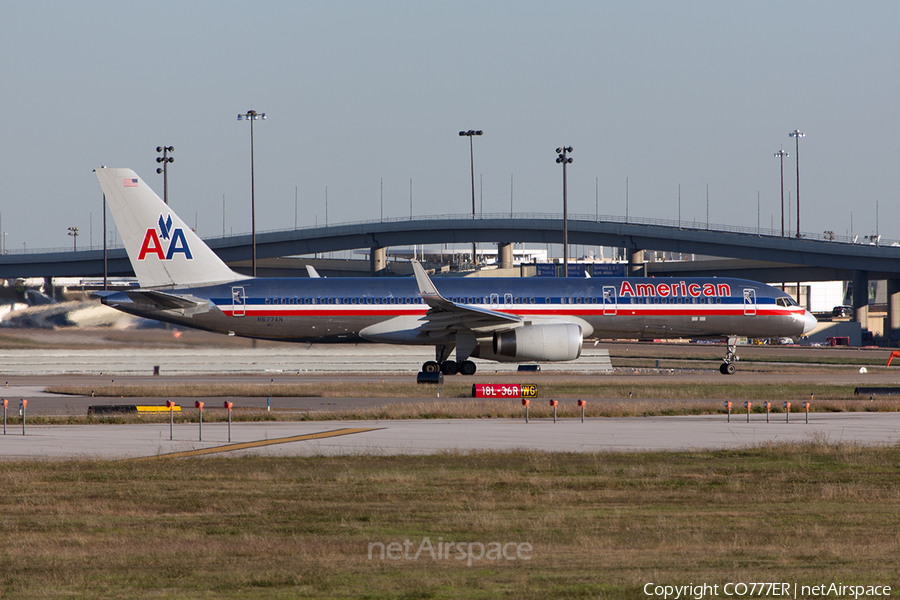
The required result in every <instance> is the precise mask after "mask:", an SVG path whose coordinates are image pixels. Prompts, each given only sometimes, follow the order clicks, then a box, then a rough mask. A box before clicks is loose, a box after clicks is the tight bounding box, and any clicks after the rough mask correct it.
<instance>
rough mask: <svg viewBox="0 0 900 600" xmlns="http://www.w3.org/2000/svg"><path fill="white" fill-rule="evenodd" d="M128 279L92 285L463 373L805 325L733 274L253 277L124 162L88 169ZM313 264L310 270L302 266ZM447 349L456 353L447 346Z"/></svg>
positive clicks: (169, 312) (768, 290)
mask: <svg viewBox="0 0 900 600" xmlns="http://www.w3.org/2000/svg"><path fill="white" fill-rule="evenodd" d="M96 173H97V177H98V179H99V180H100V186H101V187H102V188H103V192H104V193H105V194H106V199H107V202H108V204H109V207H110V211H111V212H112V215H113V218H114V219H115V222H116V226H117V227H118V229H119V232H120V234H121V237H122V241H123V243H124V244H125V248H126V251H127V253H128V257H129V259H130V261H131V264H132V267H133V268H134V272H135V275H136V276H137V279H138V283H139V284H140V288H138V289H135V290H127V291H122V292H97V293H96V294H95V295H97V296H99V297H100V298H101V301H102V303H103V304H105V305H107V306H111V307H113V308H116V309H118V310H121V311H124V312H126V313H129V314H132V315H137V316H140V317H145V318H150V319H155V320H158V321H165V322H168V323H174V324H178V325H183V326H187V327H193V328H197V329H203V330H207V331H214V332H218V333H223V334H227V335H234V336H242V337H249V338H259V339H266V340H280V341H288V342H303V343H320V342H351V343H356V342H376V343H389V344H404V345H421V346H433V347H434V349H435V360H433V361H432V360H429V361H426V362H425V363H424V364H423V365H422V371H424V372H426V373H437V372H441V373H443V374H444V375H455V374H456V373H462V374H464V375H473V374H474V373H475V372H476V370H477V366H476V364H475V362H473V361H472V360H471V359H472V358H479V359H482V360H489V361H502V362H533V361H538V362H540V361H547V362H553V361H571V360H576V359H577V358H578V357H579V356H580V354H581V350H582V345H583V341H584V339H585V338H591V337H593V338H595V339H660V338H685V337H689V338H717V339H722V338H724V339H726V340H727V349H726V354H725V357H724V358H723V359H722V360H723V362H722V365H721V366H720V371H721V372H722V373H723V374H733V373H734V372H735V370H736V367H735V364H734V363H735V361H736V360H737V359H738V357H737V354H736V343H737V337H738V336H747V337H753V338H779V337H796V336H800V335H805V334H807V333H809V332H810V331H812V329H813V328H814V327H815V326H816V319H815V317H813V316H812V314H810V313H809V312H808V311H806V310H804V309H803V308H802V307H800V306H799V305H798V304H797V303H796V302H795V301H794V299H793V298H791V297H790V296H789V295H787V294H786V293H784V292H783V291H782V290H779V289H777V288H774V287H771V286H768V285H765V284H762V283H757V282H753V281H748V280H744V279H733V278H714V277H693V278H670V277H657V278H618V277H595V278H583V279H582V278H562V279H557V278H546V279H544V278H446V279H439V280H438V282H435V280H434V279H432V278H431V277H429V276H428V274H427V273H426V271H425V269H424V268H423V267H422V265H421V264H420V263H419V262H417V261H414V262H413V270H414V273H415V277H410V278H327V279H326V278H324V277H315V276H312V277H303V278H256V277H248V276H245V275H242V274H239V273H236V272H235V271H233V270H231V269H230V268H229V267H228V266H227V265H226V264H225V263H224V262H223V261H222V260H221V259H220V258H219V257H218V256H217V255H216V254H215V253H214V252H213V251H212V250H211V249H210V248H209V246H207V245H206V244H205V243H204V242H203V240H201V239H200V237H199V236H197V234H196V233H195V232H194V231H192V230H191V228H190V227H188V226H187V225H186V224H185V222H184V221H182V220H181V219H180V218H179V217H178V215H176V214H175V213H174V212H173V211H172V210H171V209H170V208H169V207H168V206H167V205H166V204H165V203H163V201H162V200H160V198H159V196H157V195H156V193H155V192H154V191H153V190H152V189H151V188H150V187H149V186H148V185H147V184H146V183H145V182H144V181H143V180H142V179H140V178H139V177H138V176H137V175H136V174H135V173H134V171H132V170H131V169H115V168H107V167H101V168H99V169H96ZM312 274H313V272H312V271H310V275H312ZM454 351H455V353H456V356H455V359H454V360H451V355H452V354H453V353H454Z"/></svg>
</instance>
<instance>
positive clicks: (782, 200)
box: [775, 148, 790, 237]
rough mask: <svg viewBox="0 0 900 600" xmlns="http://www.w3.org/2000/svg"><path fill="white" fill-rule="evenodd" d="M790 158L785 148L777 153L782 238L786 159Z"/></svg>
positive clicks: (782, 231)
mask: <svg viewBox="0 0 900 600" xmlns="http://www.w3.org/2000/svg"><path fill="white" fill-rule="evenodd" d="M786 156H790V154H788V153H787V151H785V149H784V148H782V149H781V150H779V151H778V152H776V153H775V158H779V159H781V237H784V158H785V157H786Z"/></svg>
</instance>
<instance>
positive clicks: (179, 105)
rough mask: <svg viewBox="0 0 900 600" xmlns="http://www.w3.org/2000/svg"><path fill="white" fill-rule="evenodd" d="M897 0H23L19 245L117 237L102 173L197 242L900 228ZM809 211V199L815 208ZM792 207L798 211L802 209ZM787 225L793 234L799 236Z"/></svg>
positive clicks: (3, 101) (18, 50) (3, 76)
mask: <svg viewBox="0 0 900 600" xmlns="http://www.w3.org/2000/svg"><path fill="white" fill-rule="evenodd" d="M898 22H900V3H896V2H862V3H846V2H822V1H816V2H783V1H782V2H766V1H763V2H720V1H710V2H578V1H575V2H562V3H560V2H443V3H438V2H421V1H415V2H340V1H339V2H268V3H265V2H264V3H259V4H247V3H245V2H240V3H237V2H221V1H216V2H212V1H210V2H192V1H183V2H182V1H179V2H175V1H162V2H153V3H150V2H103V1H97V2H79V1H72V2H58V1H55V2H42V1H35V2H13V3H7V4H6V5H4V9H3V19H2V20H0V49H2V62H0V82H2V83H0V106H2V112H3V116H4V119H3V126H2V129H0V131H2V138H0V139H2V144H0V213H2V227H3V231H5V232H8V233H9V235H8V236H7V247H8V248H10V249H19V250H21V248H22V245H23V242H25V243H27V246H28V248H37V247H65V246H68V245H70V244H71V238H69V237H67V236H66V230H67V227H69V226H77V227H79V228H80V230H81V233H82V237H81V238H79V246H81V245H82V244H84V245H87V244H88V243H89V241H90V239H89V236H90V229H91V213H93V215H92V216H93V240H94V244H95V245H96V244H99V243H100V239H101V226H100V218H101V216H100V212H101V210H100V209H101V192H100V188H99V185H98V183H97V180H96V177H95V176H94V174H93V173H92V172H91V171H92V169H94V168H95V167H97V166H100V165H106V166H111V167H130V168H133V169H135V170H136V171H137V172H138V174H139V175H140V176H141V177H142V178H143V179H144V180H145V181H147V182H148V183H149V184H150V185H151V186H153V187H154V189H156V190H157V193H159V194H160V196H161V195H162V187H163V184H162V175H157V174H156V172H155V169H156V166H157V165H156V162H155V159H156V156H157V154H156V151H155V148H156V146H157V145H160V144H165V145H174V146H175V152H174V157H175V163H174V164H173V165H172V166H171V168H170V175H169V196H170V204H171V205H172V207H173V208H174V209H175V210H176V212H178V213H179V214H180V215H181V216H182V217H183V218H184V219H185V221H187V222H189V223H191V224H193V223H194V221H195V215H196V222H197V224H198V226H199V232H200V234H201V235H203V236H211V235H221V233H222V221H223V215H222V205H223V201H222V197H223V194H224V196H225V213H226V214H225V220H226V229H227V231H229V232H231V231H232V230H233V231H234V232H235V233H238V232H247V231H249V229H250V209H249V204H250V172H249V163H250V140H249V137H250V132H249V126H248V124H247V123H245V122H240V123H239V122H238V121H237V119H236V116H237V114H238V113H239V112H245V111H247V110H249V109H255V110H257V111H260V112H266V113H267V115H268V120H266V121H265V122H262V121H260V122H257V123H256V125H255V129H254V131H255V136H256V182H257V183H256V199H257V220H258V229H259V230H268V229H278V228H285V227H292V226H293V224H294V190H295V187H296V188H297V190H298V195H299V219H298V220H299V225H300V226H305V225H312V224H314V223H315V222H316V220H317V219H318V222H319V223H323V222H324V220H325V188H326V186H327V188H328V212H329V215H328V220H329V222H331V223H336V222H342V221H354V220H365V219H377V218H379V214H380V206H379V182H380V180H381V178H382V177H383V178H384V212H385V216H387V217H394V216H403V215H408V214H409V188H410V179H411V178H412V180H413V210H414V212H415V214H417V215H426V214H450V213H465V212H467V211H470V210H471V196H470V194H471V191H470V175H469V147H468V142H467V140H465V139H462V138H460V137H459V136H458V132H459V131H460V130H461V129H470V128H471V129H483V130H484V136H483V137H481V138H477V139H476V140H475V170H476V177H479V176H482V177H483V206H484V211H485V212H508V211H509V207H510V176H511V175H513V176H514V208H515V210H516V211H517V212H520V211H521V212H526V211H541V212H561V208H562V207H561V205H562V200H561V196H562V182H561V180H562V174H561V169H560V167H559V165H557V164H555V162H554V161H555V158H556V154H555V152H554V150H555V148H556V147H557V146H560V145H563V144H565V145H571V146H573V147H574V149H575V150H574V152H573V154H572V157H573V158H574V161H575V162H574V163H573V164H572V165H571V167H570V169H569V206H570V208H569V210H570V212H574V213H588V214H593V213H594V211H595V197H596V196H595V185H596V183H595V182H596V181H597V180H598V178H599V198H600V213H601V214H614V215H623V214H624V212H625V180H626V177H627V178H628V180H629V215H630V216H634V217H652V218H666V219H676V218H677V217H678V204H677V202H678V185H679V184H681V198H682V201H681V207H682V208H681V216H682V219H683V220H685V221H691V220H694V219H697V220H698V221H705V220H706V185H707V184H709V194H710V221H711V222H712V223H722V224H728V225H747V226H754V227H755V226H756V223H757V193H759V195H760V198H761V213H762V225H763V227H768V226H769V225H770V223H771V221H772V218H773V215H774V221H775V225H776V228H780V218H781V217H780V214H781V213H780V191H779V190H780V187H779V170H778V159H776V158H774V156H773V154H774V153H775V152H776V151H778V150H779V149H780V148H781V147H782V146H784V148H785V149H786V150H788V151H789V152H790V154H791V157H790V159H789V160H787V161H785V188H786V190H790V191H791V197H792V199H794V200H795V199H796V196H795V194H796V192H795V190H796V179H795V163H794V140H793V139H791V138H789V137H788V133H789V132H790V131H792V130H794V129H798V128H799V129H800V130H802V131H803V132H805V133H806V137H805V138H804V139H802V140H801V141H800V194H801V216H802V225H801V228H802V229H803V230H804V231H810V232H822V231H824V230H833V231H836V232H837V233H839V234H845V233H849V232H850V215H851V211H852V214H853V233H854V234H858V235H868V234H870V233H874V232H875V230H876V219H875V212H876V208H875V207H876V201H878V203H879V216H880V223H879V225H878V232H879V233H880V234H881V235H882V236H884V237H886V238H893V239H897V238H900V203H898V201H897V196H898V190H900V186H898V183H900V181H898V179H900V170H898V169H897V168H896V163H897V159H898V148H900V135H898V134H900V132H898V128H900V119H898V117H897V111H898V110H900V109H898V107H900V102H898V100H900V98H898V95H900V90H898V86H900V77H898V73H900V69H898V66H900V64H898V62H900V48H898V45H900V42H898V37H897V35H896V32H895V28H896V24H897V23H898ZM794 210H795V209H793V208H792V211H791V214H792V215H795V214H796V213H795V212H794ZM793 222H795V218H794V221H793ZM793 227H794V226H793V225H792V226H791V228H792V229H793Z"/></svg>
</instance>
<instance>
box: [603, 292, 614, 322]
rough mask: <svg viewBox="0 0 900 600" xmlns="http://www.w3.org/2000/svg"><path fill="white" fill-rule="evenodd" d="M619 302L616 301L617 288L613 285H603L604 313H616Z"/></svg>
mask: <svg viewBox="0 0 900 600" xmlns="http://www.w3.org/2000/svg"><path fill="white" fill-rule="evenodd" d="M616 308H617V302H616V288H615V286H612V285H604V286H603V314H604V315H614V314H616Z"/></svg>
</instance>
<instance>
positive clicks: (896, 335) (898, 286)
mask: <svg viewBox="0 0 900 600" xmlns="http://www.w3.org/2000/svg"><path fill="white" fill-rule="evenodd" d="M887 292H888V302H887V314H888V331H885V332H884V335H885V337H887V338H888V339H889V340H890V344H891V346H894V345H895V344H896V343H897V340H900V279H888V280H887Z"/></svg>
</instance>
